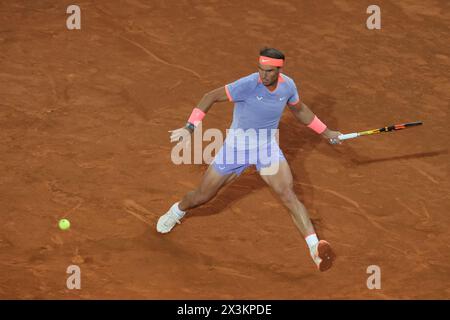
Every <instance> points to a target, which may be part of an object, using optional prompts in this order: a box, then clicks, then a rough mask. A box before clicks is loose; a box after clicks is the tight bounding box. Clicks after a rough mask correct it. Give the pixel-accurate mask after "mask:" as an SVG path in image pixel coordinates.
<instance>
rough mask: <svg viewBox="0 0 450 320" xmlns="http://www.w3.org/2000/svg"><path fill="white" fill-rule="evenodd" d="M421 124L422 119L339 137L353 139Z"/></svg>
mask: <svg viewBox="0 0 450 320" xmlns="http://www.w3.org/2000/svg"><path fill="white" fill-rule="evenodd" d="M421 124H422V121H417V122H408V123H402V124H395V125H393V126H389V127H383V128H378V129H373V130H367V131H360V132H352V133H346V134H341V135H339V136H338V138H339V140H347V139H353V138H357V137H360V136H367V135H371V134H375V133H382V132H389V131H397V130H403V129H406V128H409V127H415V126H420V125H421Z"/></svg>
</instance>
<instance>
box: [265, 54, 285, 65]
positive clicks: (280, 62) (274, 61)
mask: <svg viewBox="0 0 450 320" xmlns="http://www.w3.org/2000/svg"><path fill="white" fill-rule="evenodd" d="M259 63H261V64H262V65H264V66H274V67H282V66H283V64H284V60H283V59H274V58H270V57H265V56H260V57H259Z"/></svg>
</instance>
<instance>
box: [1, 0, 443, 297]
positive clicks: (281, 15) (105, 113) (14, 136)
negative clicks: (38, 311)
mask: <svg viewBox="0 0 450 320" xmlns="http://www.w3.org/2000/svg"><path fill="white" fill-rule="evenodd" d="M70 4H73V3H72V2H68V1H42V0H37V1H24V0H18V1H2V2H1V4H0V94H1V99H0V141H1V143H0V154H1V155H0V298H4V299H5V298H12V299H72V298H76V299H78V298H83V299H94V298H100V299H103V298H105V299H113V298H114V299H126V298H130V299H174V298H176V299H329V298H331V299H338V298H339V299H341V298H342V299H410V298H412V299H419V298H424V299H449V298H450V289H449V288H450V250H449V249H450V245H449V243H450V235H449V231H448V229H449V225H450V218H449V209H450V201H449V200H450V195H449V190H450V183H449V177H448V163H449V154H448V149H449V133H448V130H449V129H448V127H449V125H448V123H449V118H448V110H449V101H450V84H449V78H448V75H449V71H450V50H449V46H448V39H449V37H450V32H449V29H450V27H449V26H450V6H449V3H448V1H444V0H442V1H432V0H426V1H416V0H402V1H377V4H378V5H379V6H380V7H381V17H382V29H381V30H368V29H367V28H366V19H367V17H368V16H369V15H368V14H367V13H366V9H367V7H368V6H369V5H370V4H372V2H371V1H356V0H355V1H344V0H334V1H325V0H320V1H309V0H305V1H294V0H290V1H286V0H285V1H276V3H275V2H273V1H255V2H254V3H253V4H251V3H250V2H244V1H215V0H214V1H213V0H209V1H207V0H205V1H156V0H154V1H144V0H115V1H77V2H76V4H77V5H79V6H80V8H81V30H74V31H69V30H67V28H66V18H67V17H68V14H66V8H67V6H68V5H70ZM265 45H268V46H273V47H276V48H279V49H281V50H282V51H284V52H285V54H286V57H287V60H286V63H287V65H286V68H285V73H286V74H287V75H289V76H290V77H292V78H294V80H296V82H297V85H298V87H299V91H300V94H301V96H302V97H303V100H304V102H305V103H306V104H307V105H308V106H309V107H310V108H311V109H312V110H313V111H314V112H315V113H316V114H317V115H318V116H319V117H320V118H321V119H322V120H323V121H324V122H325V123H326V124H327V125H328V126H329V127H330V128H332V129H336V130H339V131H341V132H343V133H348V132H352V131H358V130H367V129H373V128H377V127H381V126H384V125H390V124H394V123H399V122H407V121H419V120H420V121H423V122H424V125H423V126H421V127H416V128H412V129H408V130H404V131H399V132H395V133H388V134H380V135H374V136H370V137H362V138H359V139H354V140H350V141H346V142H345V143H344V144H343V145H341V146H331V145H329V144H328V143H327V142H326V141H325V140H324V139H323V138H321V137H320V136H318V135H316V134H315V133H314V132H312V131H311V130H309V129H308V128H306V127H305V126H303V125H300V123H298V122H297V121H296V120H295V118H294V117H293V116H292V114H291V113H290V112H289V111H288V110H286V111H285V113H284V115H283V117H282V121H281V123H280V146H281V148H282V149H283V151H284V153H285V155H286V158H287V159H288V162H289V163H290V165H291V168H292V171H293V174H294V179H295V190H296V192H297V194H298V196H299V198H300V200H301V201H302V202H303V203H304V204H305V206H306V207H307V208H308V210H309V213H310V215H311V218H312V220H313V223H314V225H315V227H316V230H317V232H318V234H319V236H320V237H321V238H324V239H327V240H328V241H329V242H330V243H331V244H332V245H333V247H334V249H335V251H336V253H337V255H338V258H337V260H336V263H335V265H334V267H333V268H332V269H331V270H329V271H328V272H325V273H320V272H318V271H317V270H316V269H315V266H314V264H313V262H312V260H311V258H310V257H309V253H308V251H307V247H306V244H305V242H304V241H303V239H302V237H301V235H300V234H299V232H298V231H297V229H296V227H295V225H294V224H293V222H292V220H291V218H290V216H289V213H288V210H287V209H286V208H285V207H283V205H282V204H281V202H280V201H279V200H278V199H277V198H276V196H275V195H274V194H273V193H272V192H271V191H270V189H269V188H268V187H267V186H266V185H265V184H264V182H263V181H262V180H261V178H260V177H259V175H258V174H257V172H256V171H255V170H254V169H250V170H248V171H246V172H245V173H244V174H243V175H242V176H241V177H240V178H239V179H238V180H236V181H235V182H234V183H233V184H232V185H231V186H229V187H227V188H226V189H225V190H223V192H221V193H220V194H219V195H218V196H217V197H216V198H215V199H214V200H213V201H212V202H210V203H208V204H207V205H205V206H203V207H201V208H198V209H195V210H192V211H191V213H190V214H189V216H188V217H187V218H186V219H183V222H182V224H181V225H180V226H177V227H176V228H175V229H174V230H173V232H171V233H170V234H167V235H160V234H157V232H156V229H155V226H156V221H157V219H158V217H159V216H160V215H161V214H163V213H165V212H166V211H167V209H168V208H169V207H170V206H171V205H172V204H173V203H174V202H175V201H178V200H179V199H180V198H181V197H182V196H183V195H184V194H185V193H186V192H187V191H190V190H193V189H194V188H195V187H196V185H197V184H198V183H199V182H200V179H201V177H202V174H203V173H204V172H205V170H206V168H207V165H206V164H199V165H194V164H192V165H179V166H177V165H174V164H173V163H172V162H171V158H170V151H171V148H172V145H171V144H170V141H169V133H168V132H167V131H168V130H172V129H176V128H179V127H181V126H183V125H184V124H185V122H186V120H187V118H188V116H189V114H190V112H191V110H192V108H193V106H195V105H196V103H197V102H198V101H199V100H200V98H201V97H202V95H203V94H204V93H206V92H207V91H209V90H212V89H214V88H216V87H219V86H222V85H224V84H226V83H229V82H231V81H234V80H236V79H238V78H240V77H242V76H245V75H247V74H249V73H252V72H255V71H256V61H257V57H258V51H259V49H260V47H263V46H265ZM232 108H233V105H232V104H231V103H229V102H225V103H221V104H217V105H215V106H213V108H212V109H211V110H210V112H209V113H208V115H207V117H206V118H205V120H204V122H203V128H204V129H208V128H219V129H221V130H222V131H223V132H224V131H225V129H226V128H228V127H229V125H230V123H231V118H232ZM63 217H67V218H69V219H70V221H71V223H72V227H71V229H70V230H69V231H66V232H64V231H61V230H59V229H58V227H57V222H58V220H59V219H60V218H63ZM72 264H75V265H78V266H80V268H81V286H82V288H81V290H68V289H67V288H66V279H67V277H68V276H69V275H68V274H67V273H66V268H67V267H68V266H69V265H72ZM370 265H378V266H379V267H380V268H381V281H382V282H381V283H382V289H381V290H369V289H368V288H367V287H366V281H367V278H368V277H369V274H367V273H366V269H367V267H368V266H370Z"/></svg>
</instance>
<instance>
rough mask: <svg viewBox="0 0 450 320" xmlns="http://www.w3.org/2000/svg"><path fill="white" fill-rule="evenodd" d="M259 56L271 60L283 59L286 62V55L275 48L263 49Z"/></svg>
mask: <svg viewBox="0 0 450 320" xmlns="http://www.w3.org/2000/svg"><path fill="white" fill-rule="evenodd" d="M259 55H260V56H265V57H269V58H274V59H283V60H284V53H283V52H281V51H280V50H278V49H275V48H267V47H265V48H262V49H261V50H260V51H259Z"/></svg>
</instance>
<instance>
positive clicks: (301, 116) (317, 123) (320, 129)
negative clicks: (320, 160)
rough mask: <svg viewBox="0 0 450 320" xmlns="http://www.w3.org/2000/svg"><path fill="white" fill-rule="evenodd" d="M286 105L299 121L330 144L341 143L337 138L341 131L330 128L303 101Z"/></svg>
mask: <svg viewBox="0 0 450 320" xmlns="http://www.w3.org/2000/svg"><path fill="white" fill-rule="evenodd" d="M287 106H288V108H289V110H291V112H292V113H293V115H294V116H295V117H296V118H297V119H298V120H299V121H300V122H301V123H303V124H304V125H307V126H308V127H309V128H311V129H312V130H314V131H316V132H317V133H319V134H321V135H322V137H324V138H325V139H327V140H328V141H329V142H330V143H331V144H336V143H339V144H340V143H342V142H341V141H340V140H339V138H338V136H339V135H340V134H341V132H339V131H334V130H330V129H329V128H328V126H326V124H324V123H323V122H322V121H321V120H320V119H319V118H318V117H317V116H316V115H315V114H314V113H313V112H312V111H311V109H310V108H309V107H308V106H307V105H306V104H304V103H303V101H301V100H300V101H298V102H297V103H296V104H294V105H291V104H288V105H287Z"/></svg>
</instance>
